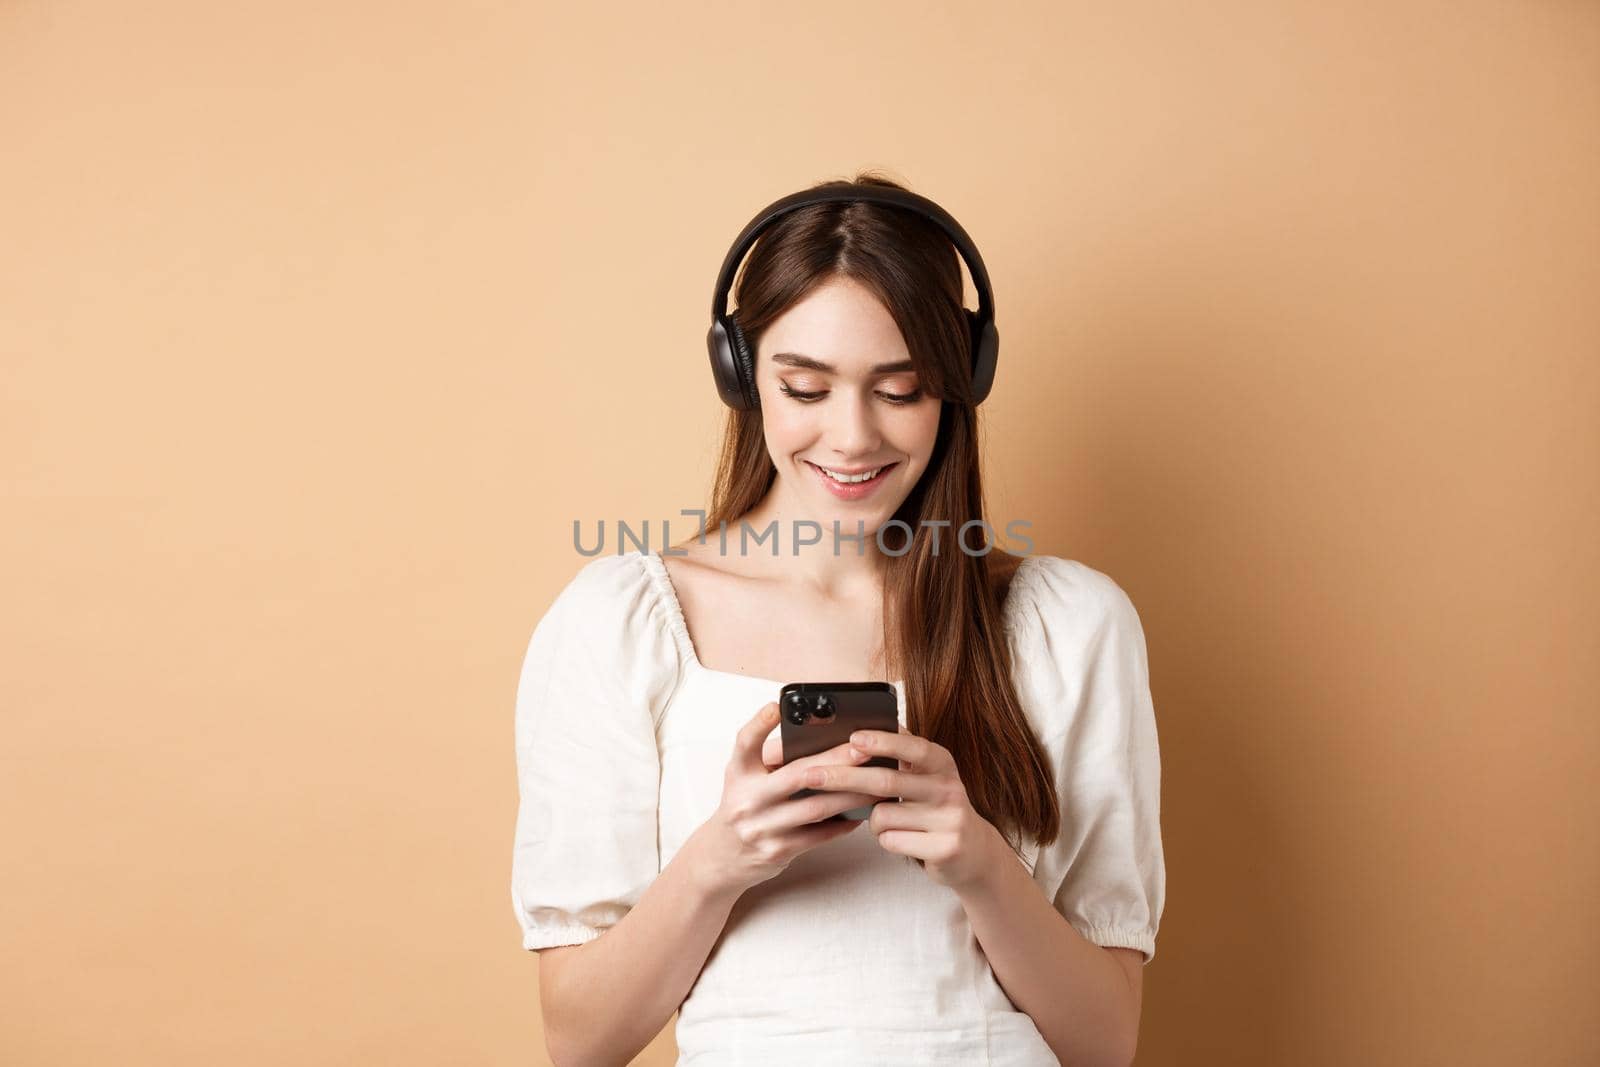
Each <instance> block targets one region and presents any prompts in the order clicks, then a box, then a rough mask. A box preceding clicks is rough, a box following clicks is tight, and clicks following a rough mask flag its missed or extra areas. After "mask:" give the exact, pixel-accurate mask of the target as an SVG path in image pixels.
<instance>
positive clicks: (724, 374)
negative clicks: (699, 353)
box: [706, 315, 750, 411]
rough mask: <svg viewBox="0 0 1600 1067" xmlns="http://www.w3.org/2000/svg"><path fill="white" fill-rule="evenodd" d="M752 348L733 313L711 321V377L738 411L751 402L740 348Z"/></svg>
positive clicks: (708, 339) (708, 349)
mask: <svg viewBox="0 0 1600 1067" xmlns="http://www.w3.org/2000/svg"><path fill="white" fill-rule="evenodd" d="M748 348H749V346H748V345H746V344H745V343H744V336H743V335H742V334H741V333H740V332H739V327H738V325H737V324H736V323H735V322H734V321H733V319H732V317H731V316H727V315H718V316H717V317H716V318H714V319H713V320H712V321H711V329H710V330H708V331H706V352H707V354H708V355H709V356H710V357H711V377H712V380H713V381H715V382H716V383H717V395H718V396H720V397H721V398H722V402H723V403H724V404H726V405H728V407H730V408H732V409H733V410H735V411H740V410H743V409H744V408H745V407H747V406H749V404H750V390H749V389H747V388H746V387H745V383H744V377H743V374H744V372H743V371H741V370H740V359H741V357H740V355H739V353H740V351H742V350H748Z"/></svg>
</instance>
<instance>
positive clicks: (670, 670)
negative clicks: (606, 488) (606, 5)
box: [526, 551, 683, 716]
mask: <svg viewBox="0 0 1600 1067" xmlns="http://www.w3.org/2000/svg"><path fill="white" fill-rule="evenodd" d="M652 563H654V564H656V565H657V566H659V563H660V561H659V559H657V558H656V557H653V556H651V555H648V554H645V553H641V552H637V551H635V552H627V553H618V554H612V555H601V556H596V557H595V558H594V559H591V560H588V561H587V562H585V563H583V564H582V565H580V566H579V567H578V569H577V571H576V573H574V574H573V575H572V577H571V578H570V579H569V580H568V581H567V583H566V584H565V585H564V586H563V587H562V588H561V590H560V591H559V592H558V593H557V594H556V597H555V599H554V600H553V601H552V602H551V604H550V607H549V608H548V609H547V610H546V611H545V613H544V615H543V616H542V617H541V618H540V620H539V622H538V624H537V625H536V626H535V628H534V635H533V638H532V640H531V643H530V648H529V654H528V657H527V660H526V662H527V663H529V664H533V665H534V666H535V667H537V668H538V669H540V670H546V671H549V672H551V674H552V676H559V677H560V678H561V679H564V680H565V682H566V684H570V685H573V686H576V687H577V688H579V689H580V690H582V691H584V692H587V693H594V692H599V693H613V694H618V695H619V699H621V696H620V695H621V694H629V695H630V696H629V698H628V699H632V697H640V698H641V699H643V700H644V701H645V702H647V703H648V704H649V706H650V707H651V710H652V713H653V714H654V715H656V716H659V715H660V714H661V713H662V710H663V708H664V706H665V704H666V702H667V700H668V699H669V697H670V695H671V693H672V691H673V690H674V688H675V686H676V684H677V681H678V678H679V676H680V675H681V673H682V666H683V654H682V644H681V640H680V638H679V636H678V634H677V633H676V632H675V628H674V618H673V613H672V611H671V610H670V608H669V607H668V605H667V604H666V602H665V601H664V599H663V597H662V594H661V592H660V588H659V586H658V584H657V578H656V576H655V575H654V574H653V573H652V566H651V565H652Z"/></svg>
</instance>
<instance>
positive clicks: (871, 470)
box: [806, 460, 898, 485]
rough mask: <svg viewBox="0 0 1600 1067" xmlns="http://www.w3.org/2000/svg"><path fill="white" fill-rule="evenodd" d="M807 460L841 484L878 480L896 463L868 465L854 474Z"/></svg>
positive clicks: (858, 483)
mask: <svg viewBox="0 0 1600 1067" xmlns="http://www.w3.org/2000/svg"><path fill="white" fill-rule="evenodd" d="M806 462H807V463H810V464H811V466H813V467H815V468H816V469H817V470H819V471H821V472H822V473H823V475H824V476H825V477H827V478H829V479H830V480H832V481H834V482H837V483H838V484H839V485H862V484H864V483H866V482H871V481H876V480H877V479H878V478H881V477H882V476H883V475H884V472H886V471H888V470H889V469H890V468H891V467H893V466H894V465H895V464H894V463H885V464H883V465H882V466H881V467H866V468H864V469H862V470H860V471H857V472H856V473H854V474H845V473H842V472H840V471H836V470H830V469H829V468H827V467H824V466H822V465H821V464H819V463H811V461H810V460H806ZM896 462H898V461H896Z"/></svg>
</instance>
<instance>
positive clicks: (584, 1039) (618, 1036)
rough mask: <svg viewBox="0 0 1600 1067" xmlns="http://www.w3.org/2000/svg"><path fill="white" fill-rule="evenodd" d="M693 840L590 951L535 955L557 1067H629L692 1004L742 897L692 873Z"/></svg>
mask: <svg viewBox="0 0 1600 1067" xmlns="http://www.w3.org/2000/svg"><path fill="white" fill-rule="evenodd" d="M698 838H699V834H698V832H697V833H696V834H694V835H691V836H690V838H689V839H688V840H687V841H685V842H684V844H683V847H682V848H681V849H679V850H678V853H677V855H675V856H674V857H673V858H672V859H671V860H670V861H669V862H668V863H667V865H666V867H665V868H663V870H662V871H661V873H660V874H659V875H658V876H657V877H656V878H655V880H654V881H652V882H651V883H650V884H649V886H648V887H646V888H645V890H644V892H642V893H641V894H640V895H639V901H638V903H637V904H635V905H634V906H633V908H632V909H630V910H629V911H628V913H627V914H626V915H624V916H623V917H622V918H621V920H619V921H618V922H617V924H616V925H615V926H612V927H611V928H609V929H608V930H606V931H605V932H604V933H603V934H601V935H600V936H599V937H598V938H595V939H594V940H593V941H588V942H585V943H584V944H581V945H566V946H562V947H560V948H547V949H544V950H542V951H540V953H539V1000H540V1008H541V1011H542V1013H543V1015H544V1033H545V1044H546V1046H547V1047H548V1048H549V1051H550V1059H551V1060H552V1061H553V1062H554V1063H555V1064H556V1065H557V1067H578V1065H583V1064H607V1065H610V1064H618V1063H627V1062H628V1061H629V1060H631V1059H632V1058H633V1057H634V1056H635V1055H637V1054H638V1053H639V1051H640V1050H641V1049H643V1048H644V1047H645V1046H646V1045H648V1044H649V1043H650V1042H651V1041H652V1040H653V1039H654V1038H655V1036H656V1035H657V1034H659V1033H660V1032H661V1030H662V1028H663V1027H665V1026H666V1025H667V1020H668V1019H670V1018H671V1017H672V1013H673V1012H675V1011H677V1010H678V1005H680V1004H682V1003H683V999H684V998H685V997H687V996H688V995H689V989H690V987H692V986H693V985H694V981H695V979H696V978H697V977H698V976H699V974H700V969H701V968H702V967H704V966H705V962H706V957H708V956H709V955H710V954H711V948H712V946H713V945H715V944H716V941H717V938H718V936H719V935H720V934H721V933H722V928H723V926H724V925H725V924H726V923H727V921H728V914H729V913H730V912H731V911H732V910H733V905H734V902H735V901H737V900H738V899H739V896H740V894H739V893H738V892H736V891H733V890H730V889H728V888H725V887H720V886H714V885H711V884H710V883H709V882H707V881H705V880H703V879H702V878H701V877H700V876H699V875H698V874H697V873H696V872H697V871H701V870H704V869H706V865H705V864H703V863H700V862H698V861H697V858H696V854H697V852H698V850H699V848H700V843H699V841H698V840H697V839H698Z"/></svg>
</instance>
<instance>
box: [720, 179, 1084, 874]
mask: <svg viewBox="0 0 1600 1067" xmlns="http://www.w3.org/2000/svg"><path fill="white" fill-rule="evenodd" d="M850 180H851V182H852V184H857V185H879V186H890V187H893V188H898V189H904V188H905V186H903V185H901V184H900V183H898V182H896V181H893V180H892V179H889V178H886V177H883V176H882V175H879V174H877V173H874V172H871V171H862V172H860V173H858V174H857V175H856V176H855V177H854V178H853V179H850ZM824 184H825V183H824ZM836 277H847V278H850V279H853V280H854V281H856V282H859V283H860V284H862V285H864V286H865V287H866V288H867V289H869V290H870V291H872V292H873V293H874V294H875V295H876V296H877V297H878V299H879V300H881V301H882V302H883V304H884V306H885V307H886V308H887V309H888V310H889V312H890V314H891V315H893V316H894V320H895V323H896V324H897V325H898V326H899V328H900V333H901V335H902V336H903V337H904V338H905V341H906V347H907V348H908V349H909V350H910V353H911V359H912V361H913V363H914V364H915V365H916V372H917V377H918V379H919V384H920V386H921V387H922V389H923V390H925V391H926V392H928V393H930V394H931V395H933V396H935V397H938V398H939V399H940V401H941V404H940V415H939V431H938V439H937V441H936V443H935V444H934V447H933V454H932V456H931V457H930V458H929V461H928V469H927V470H925V471H924V472H923V473H922V477H921V478H920V479H919V480H918V481H917V484H916V486H915V487H913V489H912V490H911V493H910V494H909V495H908V496H907V497H906V500H905V502H904V503H903V504H902V505H901V506H900V508H899V509H898V510H897V511H896V512H895V514H894V516H893V517H894V518H896V519H899V520H901V521H902V522H904V523H906V524H907V526H909V527H910V529H911V530H913V531H916V530H923V529H924V527H923V525H922V523H923V522H924V520H944V521H946V522H947V523H948V524H949V525H948V526H945V527H943V528H942V529H941V530H940V535H941V543H940V548H939V551H938V553H937V554H935V553H934V551H933V548H932V543H931V542H932V538H931V537H929V536H927V534H926V533H924V534H923V535H921V536H913V535H909V534H906V533H905V532H904V530H903V529H902V528H900V527H894V526H891V527H888V528H887V529H886V530H885V531H884V532H883V534H882V538H883V540H882V543H883V545H884V546H885V548H886V549H888V550H889V551H892V552H900V551H902V550H904V549H905V548H906V542H907V541H908V540H909V541H910V542H911V547H910V549H909V551H905V552H904V554H903V555H898V556H895V555H890V554H889V551H886V552H885V553H884V554H883V555H884V612H883V624H884V635H883V640H884V655H885V662H886V663H887V665H888V666H889V668H890V669H891V670H894V671H896V672H898V674H899V675H900V677H902V678H904V679H905V687H906V726H907V728H908V729H909V730H910V731H911V732H912V733H915V734H918V735H920V736H922V737H926V738H928V739H929V740H931V741H934V742H936V743H938V744H940V745H942V746H944V747H945V748H946V749H948V750H949V751H950V753H951V755H952V756H954V757H955V761H956V766H957V767H958V769H959V771H960V775H961V782H962V784H963V785H964V786H965V788H966V792H967V797H968V799H969V801H970V803H971V804H972V807H973V810H975V811H976V812H977V813H978V814H979V815H982V816H983V817H984V818H985V819H987V820H989V822H990V823H992V824H993V825H994V826H995V827H996V828H997V829H999V830H1000V831H1001V833H1002V834H1003V835H1005V836H1007V837H1008V838H1011V840H1012V847H1013V848H1017V847H1019V845H1018V839H1017V837H1016V836H1015V832H1016V831H1019V830H1020V831H1023V832H1026V833H1027V834H1029V835H1031V836H1032V837H1033V838H1034V840H1036V841H1037V842H1038V843H1039V844H1040V845H1045V844H1049V843H1050V842H1051V841H1054V840H1055V838H1056V835H1057V834H1058V833H1059V831H1060V813H1059V811H1058V809H1057V797H1056V791H1055V787H1054V785H1053V783H1052V780H1051V776H1050V770H1049V768H1050V763H1049V760H1048V759H1047V758H1046V756H1045V753H1044V749H1043V747H1042V745H1041V744H1040V742H1039V739H1038V738H1036V737H1035V736H1034V734H1033V731H1032V730H1031V729H1030V728H1029V726H1028V720H1027V717H1026V715H1025V714H1024V712H1023V710H1022V704H1021V701H1020V700H1019V699H1018V697H1017V691H1016V687H1015V685H1014V684H1013V682H1012V676H1011V666H1012V665H1011V652H1010V646H1009V644H1008V643H1007V639H1006V633H1005V628H1004V622H1003V605H1004V601H1005V596H1006V591H1007V589H1008V588H1009V583H1010V580H1011V577H1012V575H1013V574H1014V572H1015V564H1016V560H1015V557H1012V556H1010V554H1009V553H1007V552H1005V551H1003V550H998V551H997V550H995V549H991V550H990V551H989V552H987V553H985V554H983V555H976V554H973V553H975V552H977V551H981V549H982V544H981V542H980V543H979V544H976V545H973V544H970V542H971V538H970V537H969V538H967V539H966V541H967V542H969V544H968V547H969V548H971V549H972V551H971V552H968V551H962V550H961V546H960V545H959V544H957V545H952V544H950V541H951V540H952V539H953V538H954V537H955V536H956V532H957V531H959V530H960V529H961V527H962V524H963V523H966V522H970V521H972V520H975V519H982V518H984V502H983V484H982V479H981V477H980V474H979V469H978V467H979V462H978V461H979V455H978V439H977V415H978V412H977V408H976V407H975V406H974V405H973V403H972V372H971V365H972V364H971V359H972V356H971V351H970V348H971V340H970V334H969V332H968V330H967V327H966V324H965V320H964V316H963V315H962V312H961V307H962V279H961V265H960V260H959V257H958V255H957V253H956V250H955V246H954V245H952V244H951V243H950V239H949V238H948V237H946V236H945V234H944V231H942V230H941V229H939V228H938V227H937V226H936V225H935V224H934V223H932V222H929V221H928V220H926V219H923V218H922V217H920V216H917V215H915V214H913V213H911V212H908V211H904V210H900V209H897V208H893V207H885V206H882V205H878V204H870V203H860V202H854V203H851V202H843V203H840V202H835V203H824V204H812V205H809V206H807V207H804V208H801V209H799V210H797V211H793V212H791V213H789V214H787V215H785V216H783V217H781V218H780V219H779V220H778V221H777V222H775V223H773V224H772V225H771V226H770V227H768V228H767V229H766V230H765V231H764V232H763V233H762V235H761V237H760V238H759V239H758V240H757V242H756V243H755V245H754V247H752V248H751V250H750V254H749V256H748V258H747V259H746V260H745V263H744V266H743V268H742V269H741V271H740V274H739V280H738V284H737V286H736V288H735V292H736V294H737V297H736V299H737V303H738V309H737V312H736V313H735V318H736V319H737V320H738V323H739V328H740V330H741V331H742V332H743V333H744V335H745V337H746V338H747V340H748V341H749V344H750V347H751V350H752V351H754V350H755V348H756V346H757V345H759V343H760V338H761V335H762V333H763V332H765V330H766V328H767V327H768V326H769V325H770V324H771V323H772V322H773V320H775V319H776V318H778V316H780V315H782V314H783V313H784V312H785V311H786V310H788V309H789V308H790V307H791V306H793V305H794V304H796V303H797V302H799V301H800V300H801V299H803V298H804V297H805V296H806V295H807V294H809V293H810V292H811V291H812V290H813V289H815V288H816V287H817V286H819V285H821V284H823V283H824V282H827V281H829V280H830V279H833V278H836ZM776 476H777V470H776V469H775V468H774V466H773V463H772V458H771V456H770V455H768V453H767V448H766V441H765V438H764V436H763V433H762V424H761V411H760V409H759V408H758V409H755V410H751V411H730V412H729V413H728V421H727V425H726V428H725V430H724V433H723V438H722V451H721V456H720V459H719V461H718V464H717V473H716V480H715V484H714V487H713V489H712V499H711V506H710V508H709V509H708V513H707V515H706V518H705V528H707V529H715V528H718V527H720V526H721V525H722V524H723V523H726V524H727V525H728V526H730V527H731V526H736V525H737V524H738V522H739V520H740V519H741V518H742V517H744V516H745V515H746V514H748V513H749V512H750V510H751V509H753V508H754V507H755V506H756V505H757V504H758V503H759V502H760V501H761V499H762V498H763V497H764V496H766V494H767V491H768V490H769V489H770V488H771V487H772V483H773V480H774V479H775V478H776ZM985 528H987V527H985ZM974 529H978V527H974ZM842 532H843V531H842ZM869 536H871V535H870V534H869ZM892 676H893V675H891V677H892ZM919 862H920V861H919Z"/></svg>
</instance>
